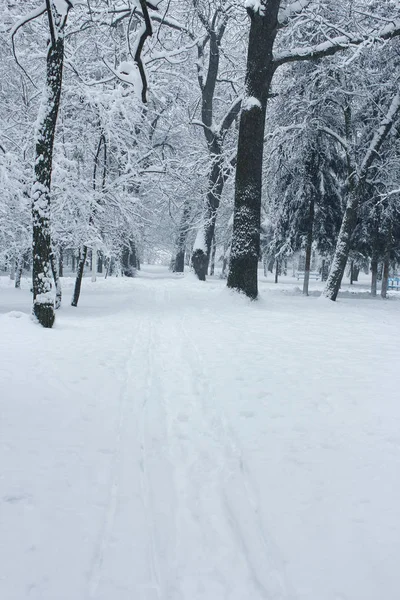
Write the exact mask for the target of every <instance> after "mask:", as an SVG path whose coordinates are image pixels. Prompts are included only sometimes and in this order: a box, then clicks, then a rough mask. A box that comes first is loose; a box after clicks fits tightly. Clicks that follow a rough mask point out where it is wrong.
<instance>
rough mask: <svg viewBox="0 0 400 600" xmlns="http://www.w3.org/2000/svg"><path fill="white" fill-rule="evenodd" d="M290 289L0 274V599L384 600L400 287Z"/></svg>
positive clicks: (396, 465)
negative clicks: (76, 299) (18, 284)
mask: <svg viewBox="0 0 400 600" xmlns="http://www.w3.org/2000/svg"><path fill="white" fill-rule="evenodd" d="M297 285H298V284H297V283H296V282H295V280H294V279H292V278H286V279H283V282H282V283H280V284H279V285H278V286H275V285H274V284H273V283H271V282H269V281H265V279H264V278H262V281H261V285H260V288H261V299H260V301H259V302H257V303H250V302H248V301H247V300H246V299H244V298H242V297H238V296H237V295H235V294H232V293H230V292H228V291H227V290H226V289H225V286H224V282H222V281H219V280H218V279H214V280H211V281H208V282H207V283H205V284H204V283H200V282H197V281H195V280H194V278H193V277H192V276H191V275H188V276H186V277H184V278H174V277H173V276H172V275H170V274H169V273H168V271H167V270H165V269H163V268H160V267H145V268H144V270H143V271H142V272H141V273H140V276H139V277H137V278H136V279H134V280H129V279H115V278H112V279H107V280H106V281H104V280H98V281H97V283H91V282H90V281H89V280H85V281H84V285H83V290H82V295H81V300H80V306H79V308H78V309H73V308H71V307H70V306H69V300H70V295H71V291H72V280H71V279H65V280H64V307H63V308H62V309H61V310H60V311H59V312H58V314H57V320H56V325H55V327H54V329H52V330H45V329H42V328H41V327H40V326H38V325H35V324H34V323H33V322H32V321H31V320H30V317H29V316H28V313H29V311H30V302H31V299H30V294H29V282H28V281H27V280H25V281H23V286H22V287H23V289H21V290H15V289H13V288H12V286H11V284H10V282H8V280H7V279H6V278H1V281H0V313H1V315H0V407H1V412H0V598H1V600H25V599H27V600H89V599H96V600H264V599H265V600H398V598H399V597H400V592H399V590H400V571H399V563H400V384H399V378H398V377H397V374H398V372H399V364H400V362H399V359H400V351H399V350H400V336H399V315H400V302H399V298H400V293H399V294H396V293H393V294H391V296H390V298H389V300H387V301H383V300H381V299H380V298H377V299H375V300H373V299H371V298H370V297H369V295H368V294H367V293H365V290H366V289H367V288H366V287H365V285H363V283H360V284H359V285H357V286H355V288H354V289H355V291H357V292H359V293H357V294H349V293H348V294H345V295H344V296H343V295H342V296H341V297H340V298H339V301H338V302H337V303H336V304H333V303H331V302H329V301H326V300H320V299H319V298H318V297H317V295H311V296H310V297H309V298H304V297H302V296H301V295H300V294H299V293H298V289H297V290H296V286H297ZM312 288H313V289H315V290H317V289H320V288H321V284H318V283H314V282H313V283H312ZM10 311H11V312H10Z"/></svg>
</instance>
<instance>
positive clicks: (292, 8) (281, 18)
mask: <svg viewBox="0 0 400 600" xmlns="http://www.w3.org/2000/svg"><path fill="white" fill-rule="evenodd" d="M311 2H312V0H297V1H296V2H292V3H291V4H289V6H287V7H286V8H281V10H280V11H279V14H278V23H279V25H280V26H284V25H286V24H287V23H288V21H289V20H290V19H291V18H292V17H294V16H296V15H297V14H299V13H301V11H302V10H304V9H305V8H307V6H309V5H310V4H311Z"/></svg>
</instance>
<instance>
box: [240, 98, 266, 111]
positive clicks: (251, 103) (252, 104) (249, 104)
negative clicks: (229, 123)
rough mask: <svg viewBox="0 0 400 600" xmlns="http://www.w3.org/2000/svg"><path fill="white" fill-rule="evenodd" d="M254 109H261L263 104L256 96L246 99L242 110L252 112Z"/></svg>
mask: <svg viewBox="0 0 400 600" xmlns="http://www.w3.org/2000/svg"><path fill="white" fill-rule="evenodd" d="M252 108H259V109H261V108H262V107H261V102H260V101H259V100H257V98H255V97H254V96H247V97H245V98H244V99H243V102H242V110H251V109H252Z"/></svg>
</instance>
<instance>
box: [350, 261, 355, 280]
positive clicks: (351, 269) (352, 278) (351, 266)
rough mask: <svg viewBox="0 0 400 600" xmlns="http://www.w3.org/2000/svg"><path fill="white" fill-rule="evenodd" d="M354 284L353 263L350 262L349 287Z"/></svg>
mask: <svg viewBox="0 0 400 600" xmlns="http://www.w3.org/2000/svg"><path fill="white" fill-rule="evenodd" d="M353 283H354V261H353V260H351V261H350V285H353Z"/></svg>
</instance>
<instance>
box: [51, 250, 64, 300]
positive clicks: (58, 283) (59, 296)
mask: <svg viewBox="0 0 400 600" xmlns="http://www.w3.org/2000/svg"><path fill="white" fill-rule="evenodd" d="M50 262H51V271H52V273H53V279H54V285H55V288H56V298H55V302H54V307H55V309H56V310H57V309H58V308H60V306H61V300H62V290H61V281H60V276H59V272H58V269H57V258H56V256H55V254H54V252H52V253H51V255H50Z"/></svg>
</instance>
